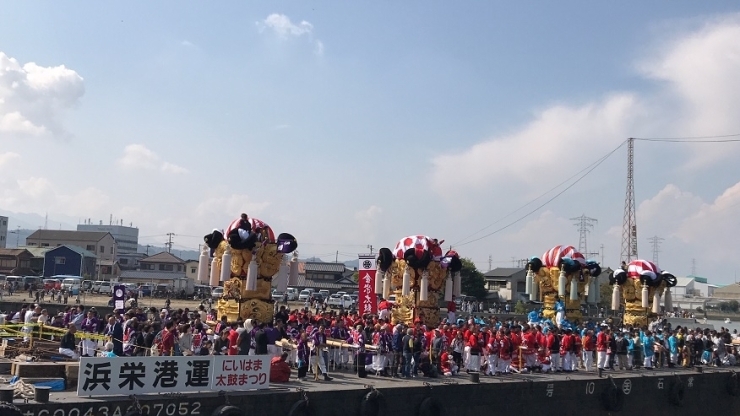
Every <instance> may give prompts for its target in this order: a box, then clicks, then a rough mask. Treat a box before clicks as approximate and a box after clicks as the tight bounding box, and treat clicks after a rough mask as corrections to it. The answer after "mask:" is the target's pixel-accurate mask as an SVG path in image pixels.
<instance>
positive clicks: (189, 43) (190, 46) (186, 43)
mask: <svg viewBox="0 0 740 416" xmlns="http://www.w3.org/2000/svg"><path fill="white" fill-rule="evenodd" d="M180 45H181V46H184V47H186V48H194V47H195V44H194V43H193V42H190V41H189V40H184V41H182V42H180Z"/></svg>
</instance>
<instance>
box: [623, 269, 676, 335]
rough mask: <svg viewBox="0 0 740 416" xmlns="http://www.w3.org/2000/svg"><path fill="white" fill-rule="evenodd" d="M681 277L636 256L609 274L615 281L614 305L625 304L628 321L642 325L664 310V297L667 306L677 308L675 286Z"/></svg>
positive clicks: (625, 315) (626, 320)
mask: <svg viewBox="0 0 740 416" xmlns="http://www.w3.org/2000/svg"><path fill="white" fill-rule="evenodd" d="M676 283H677V280H676V277H675V276H674V275H672V274H671V273H668V272H665V271H663V270H661V269H660V268H659V267H658V266H657V265H656V264H655V263H653V262H651V261H647V260H633V261H631V262H630V263H629V264H627V265H626V266H623V268H620V269H617V270H615V271H614V273H612V275H611V276H610V277H609V284H610V285H613V291H612V309H614V310H619V309H620V307H622V306H624V324H625V325H631V326H638V327H642V326H645V325H647V324H648V320H649V319H653V318H655V317H656V316H657V315H658V314H659V313H660V298H661V297H663V296H665V298H664V304H665V308H666V310H671V309H673V305H672V296H671V288H672V287H674V286H676Z"/></svg>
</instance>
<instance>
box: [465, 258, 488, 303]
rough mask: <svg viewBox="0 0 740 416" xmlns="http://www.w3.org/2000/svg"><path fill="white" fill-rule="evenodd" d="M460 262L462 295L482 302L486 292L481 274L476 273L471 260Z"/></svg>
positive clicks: (476, 270)
mask: <svg viewBox="0 0 740 416" xmlns="http://www.w3.org/2000/svg"><path fill="white" fill-rule="evenodd" d="M460 260H461V261H462V270H460V280H461V286H462V287H461V291H462V294H463V295H467V296H472V297H474V298H476V299H478V300H484V299H485V298H486V295H487V294H488V291H487V290H486V279H484V278H483V273H481V272H480V271H478V269H477V268H476V267H475V263H473V260H470V259H468V258H464V259H460Z"/></svg>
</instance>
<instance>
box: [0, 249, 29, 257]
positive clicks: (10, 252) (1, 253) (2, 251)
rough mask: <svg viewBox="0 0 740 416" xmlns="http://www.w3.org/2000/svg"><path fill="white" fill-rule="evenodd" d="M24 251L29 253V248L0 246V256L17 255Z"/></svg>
mask: <svg viewBox="0 0 740 416" xmlns="http://www.w3.org/2000/svg"><path fill="white" fill-rule="evenodd" d="M24 252H26V253H28V250H26V249H24V248H0V256H13V257H17V256H18V255H20V254H23V253H24Z"/></svg>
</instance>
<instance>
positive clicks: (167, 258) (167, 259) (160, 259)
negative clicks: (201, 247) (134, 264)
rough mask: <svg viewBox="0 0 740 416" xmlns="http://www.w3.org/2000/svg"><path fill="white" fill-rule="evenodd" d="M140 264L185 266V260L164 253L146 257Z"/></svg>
mask: <svg viewBox="0 0 740 416" xmlns="http://www.w3.org/2000/svg"><path fill="white" fill-rule="evenodd" d="M139 262H140V263H172V264H184V263H185V260H183V259H181V258H179V257H177V256H175V255H174V254H172V253H168V252H166V251H163V252H161V253H157V254H155V255H153V256H149V257H145V258H143V259H141V260H139Z"/></svg>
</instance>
